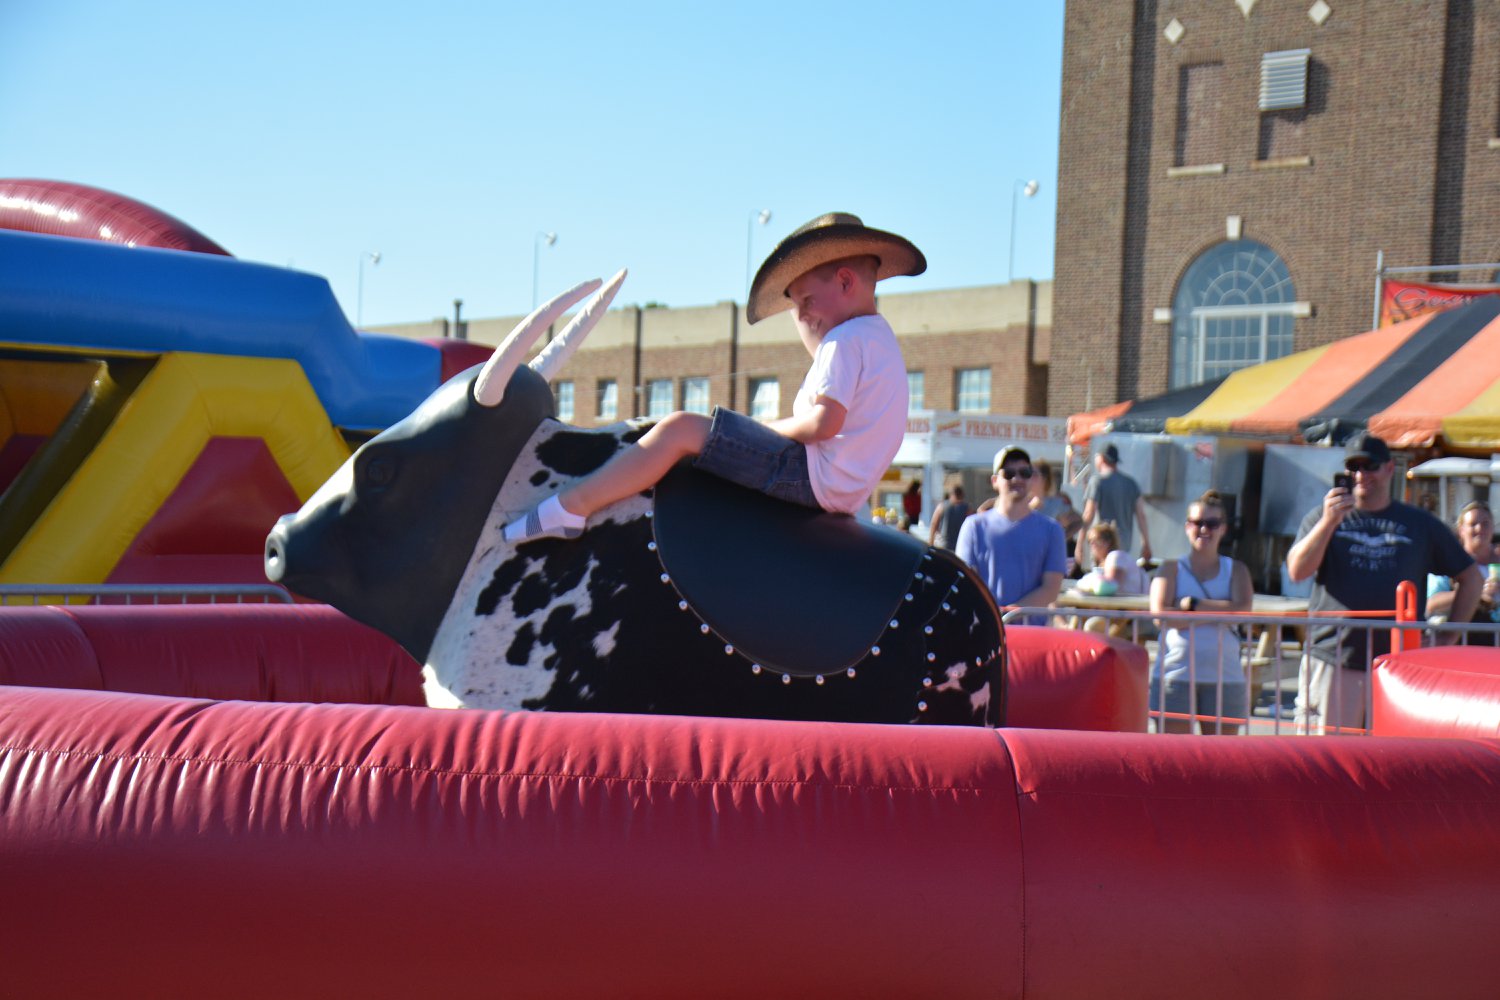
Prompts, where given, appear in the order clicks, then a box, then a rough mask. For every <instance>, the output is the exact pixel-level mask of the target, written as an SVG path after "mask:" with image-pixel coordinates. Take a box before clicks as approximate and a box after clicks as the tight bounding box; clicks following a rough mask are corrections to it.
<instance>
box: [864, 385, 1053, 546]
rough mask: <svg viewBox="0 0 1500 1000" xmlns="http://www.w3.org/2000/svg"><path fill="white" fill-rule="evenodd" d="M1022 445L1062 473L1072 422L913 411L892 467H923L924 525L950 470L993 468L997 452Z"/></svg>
mask: <svg viewBox="0 0 1500 1000" xmlns="http://www.w3.org/2000/svg"><path fill="white" fill-rule="evenodd" d="M1007 445H1019V446H1021V447H1022V448H1025V449H1026V452H1027V454H1029V455H1030V456H1031V457H1032V459H1043V458H1044V459H1046V460H1047V461H1049V462H1051V463H1052V465H1053V467H1054V468H1055V469H1057V470H1058V471H1059V473H1061V471H1062V468H1063V459H1064V457H1065V454H1066V452H1067V447H1068V422H1067V420H1066V419H1064V418H1062V417H1030V416H1006V415H1004V414H993V413H957V412H955V411H952V410H913V411H912V412H911V413H910V414H908V415H907V418H906V436H905V437H904V438H902V440H901V450H900V451H898V452H896V459H895V461H894V462H892V463H891V464H892V465H896V466H902V467H905V468H920V469H922V470H923V472H922V481H923V482H924V483H926V484H929V485H928V487H927V488H926V489H924V490H923V491H922V522H923V523H924V524H925V523H927V522H928V521H929V520H930V519H931V517H932V508H933V507H935V506H937V502H936V499H935V498H936V497H939V496H941V493H942V491H941V489H939V488H938V487H939V486H940V484H941V483H942V482H943V477H944V474H945V472H946V471H947V470H949V469H974V468H980V469H988V468H990V463H991V462H993V461H994V459H995V453H996V452H997V451H999V450H1000V449H1001V448H1004V447H1006V446H1007Z"/></svg>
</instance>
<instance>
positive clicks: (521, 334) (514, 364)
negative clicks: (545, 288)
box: [474, 278, 600, 406]
mask: <svg viewBox="0 0 1500 1000" xmlns="http://www.w3.org/2000/svg"><path fill="white" fill-rule="evenodd" d="M599 284H600V282H599V279H598V278H590V279H589V280H588V281H585V282H583V283H582V284H580V285H575V286H574V287H572V288H570V289H568V290H567V291H566V292H563V293H562V294H561V295H559V296H557V297H556V298H555V299H551V300H549V301H547V302H544V303H542V304H541V305H540V306H537V308H536V309H534V310H532V313H531V315H530V316H527V317H526V318H525V319H523V320H521V322H519V323H517V324H516V328H515V329H514V330H512V331H510V335H509V336H507V337H506V338H505V342H504V343H503V344H501V345H500V346H499V347H497V348H495V353H494V354H491V355H490V359H489V360H488V361H486V362H485V363H484V368H482V369H481V370H480V372H479V377H478V378H476V379H475V380H474V402H476V403H478V404H479V405H480V406H499V405H500V401H501V400H503V399H504V398H505V387H506V386H508V385H510V377H511V376H512V375H514V374H515V373H516V369H517V368H519V367H520V366H521V361H522V359H523V358H525V357H526V352H527V351H529V350H531V345H532V344H534V343H536V338H538V337H540V336H541V335H542V331H543V330H545V329H547V327H549V326H551V325H552V324H553V323H555V322H557V318H558V317H559V316H561V315H562V314H563V313H565V312H567V311H568V307H569V306H571V305H572V304H573V303H575V302H577V301H578V300H579V299H581V298H583V297H584V296H585V295H587V294H589V293H590V292H592V291H594V290H595V289H597V288H598V287H599Z"/></svg>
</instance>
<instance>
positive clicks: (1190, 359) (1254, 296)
mask: <svg viewBox="0 0 1500 1000" xmlns="http://www.w3.org/2000/svg"><path fill="white" fill-rule="evenodd" d="M1296 299H1297V295H1296V290H1295V289H1294V288H1293V287H1292V275H1291V272H1289V271H1288V270H1287V267H1286V264H1285V262H1283V261H1282V259H1281V258H1280V257H1278V256H1277V255H1276V253H1275V251H1273V250H1272V249H1271V248H1270V247H1267V246H1264V245H1262V244H1260V243H1256V242H1255V241H1254V240H1229V241H1227V242H1224V243H1220V244H1219V245H1218V246H1214V247H1209V248H1208V249H1207V250H1205V251H1203V253H1201V254H1199V255H1198V258H1197V259H1196V260H1194V261H1193V262H1192V263H1191V264H1189V265H1188V269H1187V271H1186V272H1185V273H1184V274H1183V276H1182V281H1181V282H1180V283H1179V284H1178V286H1177V297H1176V299H1175V300H1174V301H1173V303H1172V385H1171V387H1172V388H1173V389H1179V388H1181V387H1183V386H1188V385H1197V384H1198V383H1199V382H1206V381H1208V380H1209V379H1215V378H1219V377H1220V376H1222V375H1228V374H1229V373H1230V372H1232V371H1234V370H1235V369H1237V368H1245V367H1247V366H1249V365H1255V364H1260V363H1261V362H1262V361H1270V360H1271V359H1272V358H1279V357H1281V356H1283V355H1286V354H1290V353H1292V324H1293V322H1294V320H1293V318H1292V315H1293V310H1294V309H1295V308H1296V306H1295V302H1296Z"/></svg>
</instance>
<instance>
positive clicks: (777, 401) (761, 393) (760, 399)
mask: <svg viewBox="0 0 1500 1000" xmlns="http://www.w3.org/2000/svg"><path fill="white" fill-rule="evenodd" d="M750 416H752V417H754V418H755V419H756V420H760V421H766V420H775V419H776V418H777V417H779V416H781V383H780V382H778V381H776V379H774V378H753V379H751V380H750Z"/></svg>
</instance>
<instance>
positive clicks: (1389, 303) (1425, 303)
mask: <svg viewBox="0 0 1500 1000" xmlns="http://www.w3.org/2000/svg"><path fill="white" fill-rule="evenodd" d="M1481 295H1500V285H1432V284H1421V283H1419V282H1414V281H1397V280H1395V279H1393V278H1386V279H1385V281H1384V282H1383V283H1382V285H1381V287H1380V325H1381V326H1390V325H1391V324H1392V323H1400V322H1402V321H1403V320H1408V319H1415V318H1417V317H1418V316H1425V315H1427V314H1428V313H1431V312H1439V311H1440V310H1443V309H1451V308H1452V307H1453V306H1461V305H1463V304H1464V303H1465V302H1469V301H1472V300H1473V299H1477V298H1479V296H1481Z"/></svg>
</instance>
